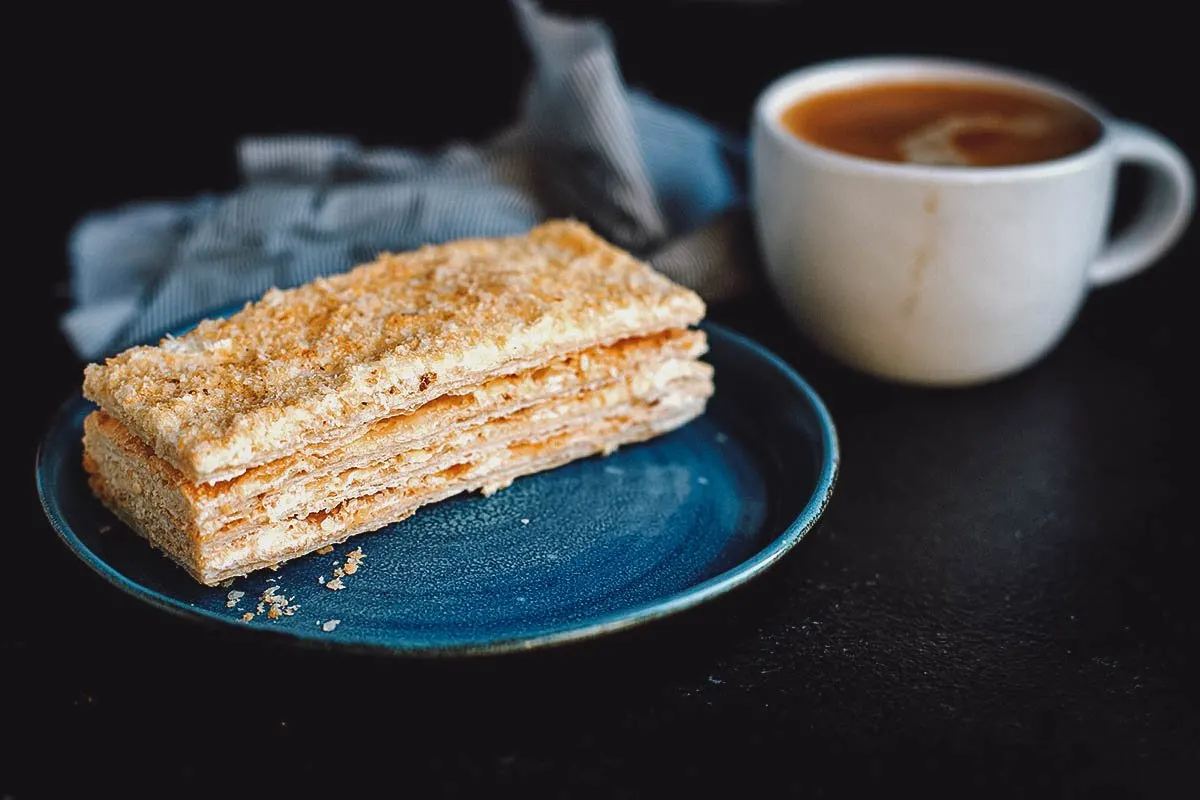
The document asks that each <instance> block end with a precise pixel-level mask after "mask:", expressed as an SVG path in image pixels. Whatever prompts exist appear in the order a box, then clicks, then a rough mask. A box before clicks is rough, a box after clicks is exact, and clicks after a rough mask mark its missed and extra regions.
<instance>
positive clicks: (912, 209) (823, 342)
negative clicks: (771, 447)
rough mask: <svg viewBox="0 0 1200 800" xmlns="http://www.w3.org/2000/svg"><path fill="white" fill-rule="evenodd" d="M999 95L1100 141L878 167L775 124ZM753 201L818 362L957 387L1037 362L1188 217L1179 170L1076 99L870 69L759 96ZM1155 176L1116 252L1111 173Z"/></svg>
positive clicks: (802, 78)
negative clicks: (786, 118)
mask: <svg viewBox="0 0 1200 800" xmlns="http://www.w3.org/2000/svg"><path fill="white" fill-rule="evenodd" d="M944 80H951V81H964V82H970V83H974V84H978V83H991V84H1000V85H1001V86H1011V87H1015V88H1019V89H1025V90H1033V91H1035V92H1040V93H1045V94H1049V95H1053V96H1056V97H1059V98H1062V99H1064V100H1067V101H1069V102H1071V103H1073V104H1075V105H1076V106H1079V107H1082V108H1083V109H1084V110H1086V111H1087V112H1089V113H1090V114H1091V115H1092V116H1094V117H1095V118H1096V119H1097V120H1098V121H1099V123H1100V125H1101V129H1102V133H1101V136H1100V138H1099V140H1098V141H1097V142H1096V143H1095V144H1094V145H1092V146H1091V147H1089V148H1087V149H1085V150H1082V151H1080V152H1078V153H1074V154H1072V155H1069V156H1067V157H1064V158H1060V159H1055V160H1052V161H1045V162H1040V163H1035V164H1023V165H1019V166H1009V167H941V166H924V165H918V164H905V163H891V162H883V161H875V160H870V159H866V158H861V157H857V156H851V155H845V154H842V153H839V152H835V151H832V150H829V149H825V148H822V147H819V146H816V145H813V144H810V143H808V142H805V141H803V140H801V139H800V138H798V137H797V136H795V135H794V134H793V133H791V132H789V131H788V130H787V129H786V128H785V127H784V125H783V123H782V122H781V120H780V116H781V114H782V113H783V111H784V110H785V109H787V108H788V107H790V106H791V105H793V104H794V103H796V102H798V101H799V100H801V99H802V98H806V97H809V96H812V95H815V94H820V93H824V92H828V91H830V90H837V89H842V88H847V87H850V86H858V85H873V84H879V83H884V82H889V81H944ZM752 135H753V140H752V149H751V176H750V178H751V202H752V207H753V213H754V219H755V225H756V228H757V232H758V237H759V245H760V247H761V250H762V253H763V257H764V259H765V261H766V266H767V271H768V275H769V277H770V280H771V283H772V284H773V286H774V287H775V289H776V291H777V292H778V293H779V295H780V297H781V300H782V302H783V304H784V306H785V308H786V309H787V310H788V312H789V313H790V314H791V316H792V317H793V319H794V321H795V322H796V324H797V325H798V326H799V327H800V328H801V329H802V330H803V331H805V332H806V333H807V334H808V335H809V336H810V338H811V339H812V340H813V341H814V342H815V343H816V344H817V345H818V346H819V347H821V348H822V349H823V350H825V351H826V352H828V353H830V354H831V355H833V356H835V357H836V358H838V359H840V360H841V361H843V362H845V363H847V364H849V365H851V366H853V367H855V368H857V369H859V370H862V371H864V372H867V373H870V374H873V375H876V376H878V377H881V378H885V379H890V380H897V381H903V382H909V383H917V384H923V385H946V386H950V385H965V384H972V383H979V382H982V381H986V380H990V379H993V378H998V377H1001V376H1004V375H1007V374H1010V373H1012V372H1015V371H1017V370H1020V369H1022V368H1024V367H1026V366H1028V365H1030V364H1032V363H1033V362H1034V361H1036V360H1037V359H1039V358H1040V357H1041V356H1042V355H1044V354H1045V353H1046V352H1047V351H1049V350H1050V349H1051V348H1053V347H1054V345H1055V344H1056V343H1057V342H1058V341H1059V339H1060V338H1061V337H1062V336H1063V334H1064V333H1065V332H1066V330H1067V329H1068V328H1069V327H1070V325H1071V322H1072V321H1073V320H1074V318H1075V316H1076V313H1077V312H1078V310H1079V307H1080V305H1081V303H1082V302H1083V300H1084V297H1085V296H1086V294H1087V292H1088V290H1089V289H1090V288H1091V287H1094V286H1102V285H1104V284H1108V283H1112V282H1114V281H1119V280H1121V279H1123V278H1127V277H1129V276H1130V275H1133V274H1134V273H1136V272H1138V271H1139V270H1142V269H1144V268H1145V267H1147V266H1148V265H1150V264H1151V263H1153V262H1154V261H1155V260H1156V259H1157V258H1158V257H1159V256H1161V255H1162V254H1163V253H1164V251H1166V250H1167V248H1169V247H1170V246H1171V244H1172V243H1174V242H1175V240H1176V239H1177V238H1178V237H1179V236H1180V234H1182V233H1183V231H1184V229H1185V228H1186V227H1187V224H1188V222H1189V221H1190V220H1191V216H1192V207H1193V201H1194V194H1195V186H1194V179H1193V176H1192V171H1191V168H1190V167H1189V165H1188V162H1187V159H1185V158H1184V156H1183V155H1182V154H1181V153H1180V152H1179V150H1178V149H1176V148H1175V147H1174V146H1173V145H1172V144H1171V143H1170V142H1168V141H1167V140H1166V139H1164V138H1163V137H1162V136H1160V135H1158V134H1156V133H1154V132H1153V131H1150V130H1148V129H1146V128H1144V127H1141V126H1139V125H1135V124H1133V123H1130V122H1125V121H1123V120H1117V119H1114V118H1113V117H1111V116H1110V115H1109V114H1107V113H1106V112H1105V111H1104V110H1102V109H1100V108H1099V107H1098V106H1097V105H1096V104H1095V103H1093V102H1092V101H1090V100H1088V99H1087V98H1085V97H1082V96H1080V95H1079V94H1078V93H1076V92H1074V91H1072V90H1071V89H1069V88H1066V87H1064V86H1061V85H1059V84H1056V83H1054V82H1052V81H1049V80H1046V79H1043V78H1040V77H1036V76H1032V75H1028V74H1025V73H1022V72H1019V71H1016V70H1010V69H1004V68H1000V67H993V66H987V65H980V64H973V63H967V62H961V61H951V60H946V59H938V58H918V57H877V58H860V59H852V60H847V61H840V62H833V63H827V64H821V65H817V66H813V67H808V68H805V69H801V70H798V71H796V72H792V73H790V74H788V75H785V76H784V77H782V78H780V79H779V80H777V81H775V82H774V83H773V84H771V85H770V86H769V87H768V88H767V89H766V90H765V91H764V92H763V93H762V95H761V96H760V97H759V99H758V102H757V104H756V106H755V110H754V118H753V121H752ZM1124 163H1131V164H1137V165H1140V166H1143V167H1145V168H1147V169H1148V170H1149V171H1150V174H1151V180H1150V181H1149V183H1148V196H1147V198H1146V202H1145V204H1144V206H1143V207H1142V209H1141V210H1140V212H1139V215H1138V216H1137V218H1136V219H1135V221H1134V222H1133V223H1132V224H1131V226H1130V227H1129V228H1128V229H1127V230H1126V231H1125V232H1124V233H1122V234H1121V235H1120V236H1118V237H1117V238H1116V239H1115V240H1113V241H1109V242H1106V241H1105V238H1106V231H1107V226H1108V224H1109V219H1110V216H1111V213H1112V205H1113V196H1114V191H1115V184H1116V177H1117V167H1118V166H1119V165H1120V164H1124Z"/></svg>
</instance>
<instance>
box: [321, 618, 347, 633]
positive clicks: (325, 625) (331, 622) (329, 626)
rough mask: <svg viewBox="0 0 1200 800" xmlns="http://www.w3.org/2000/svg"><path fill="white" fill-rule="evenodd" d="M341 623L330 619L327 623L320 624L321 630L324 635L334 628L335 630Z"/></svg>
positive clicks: (338, 620)
mask: <svg viewBox="0 0 1200 800" xmlns="http://www.w3.org/2000/svg"><path fill="white" fill-rule="evenodd" d="M341 622H342V621H341V620H340V619H331V620H329V621H328V622H322V623H321V630H323V631H325V632H326V633H329V632H330V631H332V630H333V629H334V628H336V627H337V626H338V625H339V624H341Z"/></svg>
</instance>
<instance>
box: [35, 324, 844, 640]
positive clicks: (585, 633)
mask: <svg viewBox="0 0 1200 800" xmlns="http://www.w3.org/2000/svg"><path fill="white" fill-rule="evenodd" d="M218 313H219V312H218ZM210 316H211V315H210ZM699 327H700V328H701V329H703V330H706V331H708V332H709V333H712V334H715V335H717V336H720V337H723V338H725V339H727V340H729V341H730V342H732V343H733V344H735V345H737V346H739V347H742V348H746V349H748V350H750V351H751V352H753V353H754V354H755V355H756V356H757V357H759V358H761V359H763V360H764V361H765V362H767V364H768V365H769V366H770V367H771V368H773V369H774V370H776V371H777V372H778V373H779V374H780V375H781V376H782V377H783V378H785V379H786V380H787V382H788V383H789V384H791V385H792V386H793V388H795V389H797V390H798V391H799V392H800V394H801V396H803V397H804V399H805V400H806V401H807V402H808V404H809V406H810V407H811V409H812V411H813V412H814V415H815V417H816V420H817V423H818V434H819V444H820V446H821V449H822V450H823V457H822V459H821V462H820V468H819V470H818V474H817V476H816V481H815V485H814V487H813V491H812V494H811V496H810V497H809V499H808V501H807V502H806V503H805V505H804V508H803V509H802V510H801V511H800V513H799V514H797V515H796V517H795V518H794V519H793V520H792V521H791V522H790V523H788V525H787V526H786V527H785V528H784V529H783V530H782V531H781V532H780V533H779V534H778V535H777V536H776V537H775V538H773V539H772V540H771V541H770V542H768V543H767V544H766V545H765V546H764V547H763V548H762V549H760V550H758V551H757V552H755V553H754V554H753V555H751V556H749V557H748V558H745V559H743V560H741V561H739V562H738V563H737V564H734V565H733V566H731V567H729V568H728V569H726V570H724V571H722V572H720V573H718V574H717V575H713V576H712V577H710V578H707V579H705V580H703V581H700V582H699V583H696V584H694V585H692V586H689V587H686V588H684V589H681V590H679V591H676V592H673V593H671V594H668V595H666V596H664V597H660V598H658V599H655V600H649V601H646V602H644V603H640V604H638V605H635V606H631V607H629V608H625V609H622V610H619V611H613V612H609V613H607V614H603V615H601V616H599V617H593V618H591V619H589V620H585V621H584V622H583V624H570V623H568V624H566V625H564V626H562V627H560V628H557V629H554V630H550V631H546V632H543V633H538V634H534V635H529V636H515V637H506V638H500V639H491V640H486V641H468V642H463V643H460V644H453V645H434V646H430V645H420V644H417V643H408V644H405V643H403V642H390V643H383V642H366V641H358V642H347V641H344V640H340V639H332V638H329V637H328V636H317V635H316V634H315V633H314V632H310V631H307V630H305V629H295V630H293V629H288V628H277V627H254V628H248V627H245V626H240V627H242V628H244V630H245V631H247V632H253V633H255V634H264V635H266V636H268V637H269V639H271V640H274V641H281V642H282V641H286V642H289V643H291V644H295V645H303V646H312V647H317V648H320V649H325V650H345V651H349V652H362V653H373V654H382V655H390V656H399V657H416V658H437V657H447V656H449V657H457V656H481V655H499V654H504V653H514V652H526V651H530V650H537V649H544V648H548V647H556V646H559V645H564V644H568V643H571V642H576V641H581V640H585V639H594V638H598V637H602V636H606V635H608V634H612V633H617V632H619V631H622V630H626V629H629V628H634V627H638V626H641V625H644V624H646V623H649V622H653V621H654V620H657V619H661V618H663V617H668V616H673V615H675V614H678V613H680V612H683V611H686V610H688V609H691V608H694V607H696V606H699V605H702V604H703V603H705V602H707V601H709V600H712V599H714V598H716V597H719V596H722V595H724V594H726V593H728V592H730V591H732V590H733V589H736V588H737V587H739V586H742V585H744V584H746V583H748V582H749V581H751V580H753V579H754V578H756V577H758V576H759V575H760V574H762V573H763V572H765V571H766V570H767V569H768V568H770V567H771V566H772V565H774V564H775V563H776V562H777V561H779V560H780V559H781V558H782V557H783V556H784V555H785V554H787V553H788V552H789V551H790V550H791V549H792V548H793V547H795V546H796V545H797V544H798V543H799V542H800V541H801V540H802V539H803V538H804V537H805V536H806V535H807V534H808V533H809V531H811V530H812V529H813V528H814V527H815V526H816V524H817V522H818V521H819V520H820V518H821V516H822V515H823V514H824V512H825V509H826V508H827V507H828V505H829V502H830V500H831V498H832V496H833V490H834V485H835V484H836V483H837V477H838V473H839V470H840V466H841V451H840V445H839V441H838V434H837V428H836V427H835V425H834V422H833V417H832V415H831V414H830V413H829V409H828V408H827V407H826V405H825V402H824V401H823V400H822V399H821V397H820V395H818V394H817V392H816V391H815V390H814V389H813V388H812V386H810V385H809V383H808V382H807V381H806V380H804V378H802V377H801V376H800V374H799V373H798V372H797V371H796V370H795V369H794V368H793V367H792V366H791V365H790V364H788V363H787V362H786V361H784V360H783V359H782V358H780V357H779V356H778V355H776V354H775V353H773V352H771V351H770V350H769V349H767V348H766V347H764V346H763V345H761V344H759V343H758V342H756V341H755V340H753V339H751V338H750V337H748V336H746V335H744V334H742V333H739V332H737V331H735V330H733V329H731V328H729V327H727V326H725V325H722V324H719V323H716V322H710V321H708V320H705V321H703V322H701V323H700V325H699ZM181 329H184V326H180V328H177V330H181ZM81 399H83V398H82V393H81V391H80V390H79V389H76V390H75V392H74V393H73V394H71V395H70V396H69V397H68V398H67V399H66V400H64V401H63V402H62V404H60V405H59V407H58V409H57V410H56V411H55V412H54V414H53V415H52V416H51V418H50V423H49V425H48V426H47V428H46V430H45V431H44V432H43V434H42V437H41V439H40V440H39V442H38V448H37V453H36V456H35V464H34V469H35V476H36V484H37V492H38V499H39V500H40V501H41V504H42V510H43V512H44V513H45V515H46V518H47V520H49V522H50V526H51V527H52V528H53V529H54V531H55V533H56V534H57V535H58V538H59V539H60V540H61V541H62V542H63V543H64V544H65V545H66V546H67V548H68V549H69V550H70V551H71V552H72V553H73V554H74V555H75V556H76V557H77V558H79V559H80V560H81V561H82V562H83V563H84V564H86V565H87V566H88V567H89V568H90V569H91V570H92V571H93V572H95V573H96V574H98V575H99V576H100V577H101V578H103V579H104V580H105V581H107V582H108V583H109V584H111V585H113V586H115V587H116V588H117V589H120V590H121V591H123V592H125V593H126V594H128V595H130V596H132V597H134V598H136V599H138V600H141V601H143V602H146V603H148V604H150V605H152V606H154V607H156V608H160V609H162V610H164V611H167V612H169V613H171V614H173V615H174V616H177V617H180V618H183V619H186V620H189V621H192V622H202V623H205V624H211V625H216V626H219V627H221V628H222V629H227V630H228V629H232V630H237V629H238V628H239V626H238V625H235V624H233V623H235V622H236V621H237V620H235V619H232V618H228V617H225V616H222V615H220V614H218V613H216V612H214V611H211V610H208V609H205V608H200V607H197V606H195V605H193V604H190V603H185V602H183V601H182V600H178V599H175V598H173V597H170V596H168V595H164V594H162V593H160V592H158V591H156V590H154V589H151V588H148V587H146V586H143V585H142V584H140V583H138V582H137V581H134V580H132V579H131V578H128V577H126V576H125V575H124V574H123V573H121V572H120V571H118V570H117V569H115V568H114V567H112V566H111V565H110V564H109V563H108V562H107V561H105V560H104V559H103V558H101V557H100V556H99V555H97V554H96V553H95V552H94V551H92V550H91V549H90V548H89V547H88V546H87V544H85V543H84V542H83V540H82V539H80V538H79V536H78V535H77V534H76V533H75V532H74V530H72V528H71V525H70V524H69V523H68V522H67V521H66V519H64V518H63V516H62V514H60V513H59V510H58V508H57V504H56V503H55V502H54V501H53V498H51V497H50V496H49V494H50V493H49V491H48V487H47V486H46V485H45V478H44V473H45V472H46V470H45V469H44V468H43V461H44V459H45V457H46V454H47V446H48V444H49V441H50V439H51V437H52V435H53V434H54V432H55V431H57V430H58V429H59V428H60V427H61V426H62V425H63V424H64V422H65V418H66V417H67V416H68V415H69V414H70V413H71V409H72V407H73V406H74V405H75V404H76V403H77V402H78V401H79V400H81Z"/></svg>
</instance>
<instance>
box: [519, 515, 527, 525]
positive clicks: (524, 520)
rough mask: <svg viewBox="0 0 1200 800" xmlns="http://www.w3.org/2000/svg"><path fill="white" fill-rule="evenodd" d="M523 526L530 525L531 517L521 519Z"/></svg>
mask: <svg viewBox="0 0 1200 800" xmlns="http://www.w3.org/2000/svg"><path fill="white" fill-rule="evenodd" d="M521 524H522V525H528V524H529V517H522V518H521Z"/></svg>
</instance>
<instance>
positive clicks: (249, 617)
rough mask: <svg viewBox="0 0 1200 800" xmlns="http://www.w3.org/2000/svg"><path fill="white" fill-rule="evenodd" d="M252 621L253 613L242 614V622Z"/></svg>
mask: <svg viewBox="0 0 1200 800" xmlns="http://www.w3.org/2000/svg"><path fill="white" fill-rule="evenodd" d="M252 619H254V612H252V611H247V612H246V613H245V614H242V622H249V621H250V620H252Z"/></svg>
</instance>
